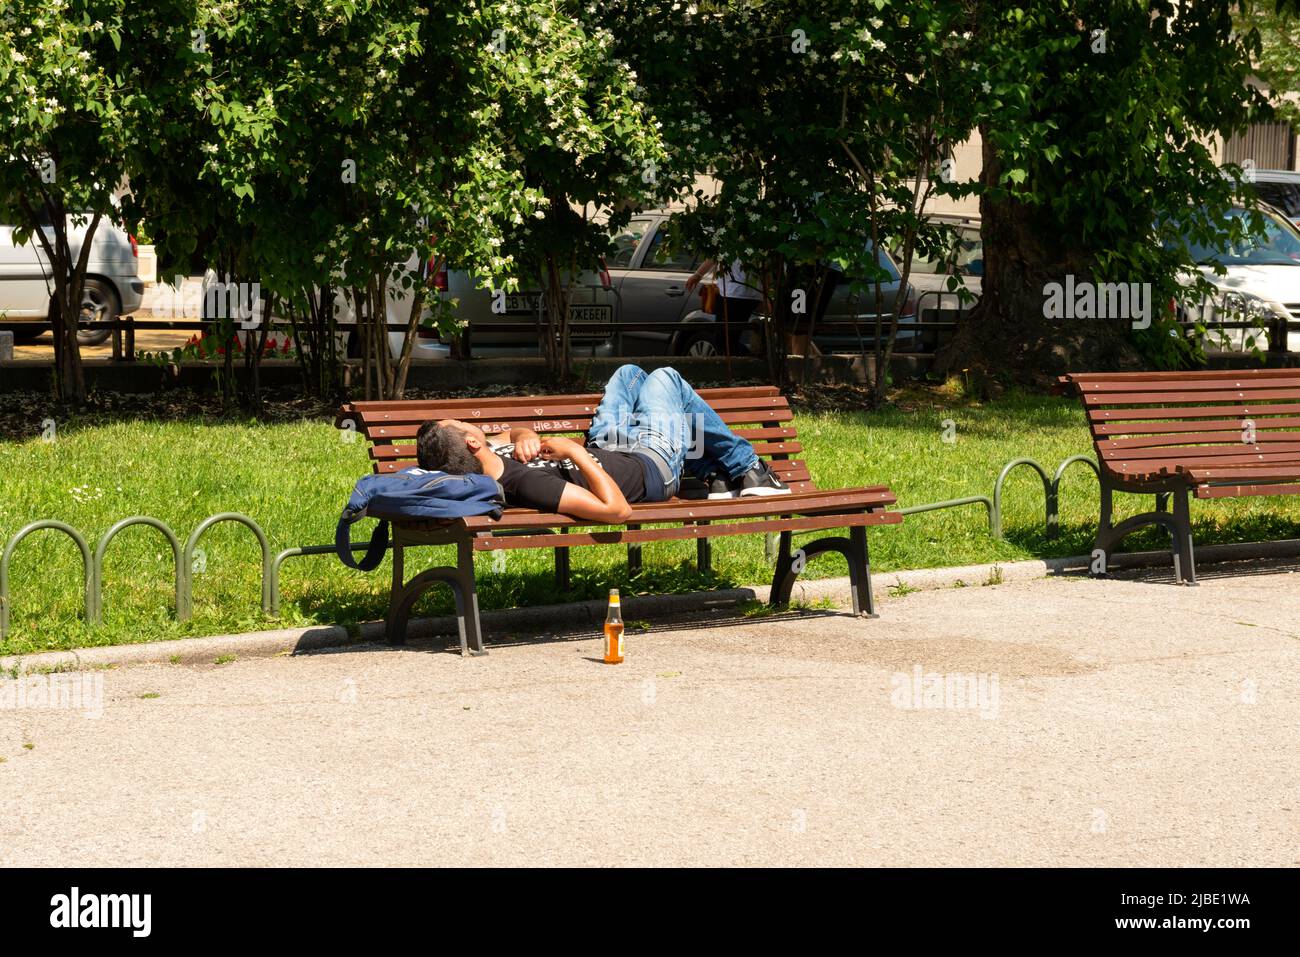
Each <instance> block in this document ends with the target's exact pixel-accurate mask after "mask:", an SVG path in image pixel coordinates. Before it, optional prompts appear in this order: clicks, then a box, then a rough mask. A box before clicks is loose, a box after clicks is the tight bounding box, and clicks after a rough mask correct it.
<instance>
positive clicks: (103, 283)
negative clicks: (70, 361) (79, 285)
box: [0, 216, 144, 346]
mask: <svg viewBox="0 0 1300 957" xmlns="http://www.w3.org/2000/svg"><path fill="white" fill-rule="evenodd" d="M77 218H80V217H73V216H69V217H68V226H67V230H68V245H69V247H70V249H71V252H72V255H73V257H74V258H75V257H77V256H80V255H81V246H82V243H83V241H84V240H85V237H86V226H87V225H88V224H80V225H79V224H78V223H77V222H76V219H77ZM14 229H15V227H13V226H0V329H8V330H11V331H12V332H13V333H14V338H15V339H20V340H21V339H34V338H36V337H37V336H39V335H40V334H41V333H43V332H46V331H48V330H49V329H50V296H52V295H53V294H54V279H53V277H52V275H51V270H50V264H49V260H48V259H47V258H46V255H45V250H44V248H42V246H41V242H40V240H39V239H38V238H37V237H36V236H32V237H30V238H29V239H28V241H27V242H26V243H25V244H23V245H21V246H20V245H17V244H16V243H15V242H14ZM44 230H45V234H46V235H47V236H49V237H50V240H51V242H53V239H54V228H53V226H49V225H47V226H45V227H44ZM139 263H140V260H139V249H138V247H137V246H136V242H135V238H134V237H133V236H131V235H129V234H128V233H126V232H125V231H124V230H122V229H121V228H119V227H117V226H114V225H113V224H111V223H106V222H104V221H103V220H101V221H100V223H99V225H98V226H97V227H96V228H95V237H94V239H93V241H92V242H91V246H90V258H89V261H88V262H87V264H86V283H85V286H84V287H83V289H82V294H81V321H82V322H105V321H109V320H112V319H116V318H117V317H118V316H124V315H128V314H130V313H132V312H135V311H136V310H137V309H139V308H140V303H141V300H142V299H143V298H144V283H143V282H142V281H141V280H140V277H139ZM110 335H112V330H110V329H83V330H81V331H80V332H78V333H77V340H78V341H79V342H80V343H81V344H82V345H83V346H93V345H98V344H99V343H101V342H103V341H104V340H105V339H107V338H108V337H109V336H110Z"/></svg>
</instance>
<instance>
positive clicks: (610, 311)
mask: <svg viewBox="0 0 1300 957" xmlns="http://www.w3.org/2000/svg"><path fill="white" fill-rule="evenodd" d="M505 305H506V315H515V316H537V315H538V308H539V300H538V297H537V296H528V295H513V296H506V300H505ZM613 318H614V307H613V306H608V305H596V306H578V305H574V306H569V321H570V322H610V321H611V320H612V319H613Z"/></svg>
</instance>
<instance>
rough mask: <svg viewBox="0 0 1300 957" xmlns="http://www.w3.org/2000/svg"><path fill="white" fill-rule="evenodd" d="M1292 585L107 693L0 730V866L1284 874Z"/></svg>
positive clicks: (1055, 600) (1174, 591)
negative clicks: (1072, 869)
mask: <svg viewBox="0 0 1300 957" xmlns="http://www.w3.org/2000/svg"><path fill="white" fill-rule="evenodd" d="M1297 584H1300V578H1297V576H1296V575H1295V574H1288V573H1285V572H1270V573H1267V574H1256V575H1248V574H1236V575H1234V576H1232V577H1212V576H1211V577H1207V578H1206V580H1205V581H1204V582H1203V584H1202V585H1201V586H1200V587H1199V588H1177V587H1174V586H1172V585H1169V584H1166V583H1163V582H1155V581H1143V580H1131V581H1104V582H1093V581H1088V580H1079V579H1058V580H1042V581H1035V582H1026V583H1018V584H1006V585H1001V586H997V587H971V588H964V589H951V590H946V591H940V592H923V593H917V594H913V595H909V596H907V597H903V598H895V599H890V600H888V601H886V602H885V603H883V608H882V611H883V612H884V615H883V617H881V618H880V619H879V620H876V621H857V620H853V619H851V618H849V617H847V616H837V615H833V614H813V615H806V616H803V617H798V618H785V619H768V620H746V621H740V622H731V623H724V624H718V623H710V624H706V625H696V626H690V627H678V628H675V629H673V628H669V627H668V626H663V627H656V628H654V629H653V630H651V631H650V632H649V633H646V634H641V635H633V636H631V637H630V639H629V643H628V644H629V651H628V659H627V662H626V663H625V664H623V665H621V666H617V667H611V666H605V665H602V664H599V663H597V662H596V661H595V660H594V659H595V657H596V655H597V642H596V641H595V640H563V639H552V640H537V639H526V640H521V641H517V642H512V643H502V639H503V638H504V637H505V636H501V635H497V636H493V637H494V638H495V639H496V640H497V644H495V645H494V646H493V647H492V652H491V654H490V656H488V657H487V658H483V659H476V660H470V661H462V660H461V659H460V658H459V657H458V656H454V655H451V654H445V653H440V652H437V651H430V650H429V649H427V648H426V649H415V650H400V651H391V650H387V649H381V648H369V647H364V648H361V649H355V648H354V649H350V650H345V651H338V652H331V653H324V652H322V653H317V654H311V655H301V656H297V657H282V658H271V659H263V660H246V661H235V662H232V663H228V664H224V665H215V664H213V665H204V666H181V665H139V666H131V667H123V668H119V669H115V670H111V671H105V672H98V673H97V674H98V675H99V676H100V677H101V678H102V682H103V685H102V687H103V702H102V714H101V715H100V716H99V717H88V716H87V715H86V714H84V713H80V712H76V711H71V710H52V709H48V708H35V707H26V708H23V709H20V710H12V711H5V710H0V755H3V756H4V758H5V761H4V762H3V763H0V807H2V808H3V809H4V813H3V814H0V864H6V865H12V864H60V865H106V864H146V863H148V864H166V865H173V864H218V865H226V864H255V865H257V864H267V865H270V864H375V865H378V864H579V865H583V864H854V865H869V864H885V865H947V864H975V865H981V864H1029V865H1035V864H1062V865H1092V864H1110V865H1157V866H1165V865H1244V866H1251V865H1266V864H1267V865H1284V866H1295V865H1297V864H1300V788H1298V787H1297V784H1300V677H1298V675H1300V588H1297ZM881 585H882V590H883V585H884V582H882V583H881ZM28 680H29V681H30V680H31V679H28ZM46 680H48V679H46ZM945 682H947V683H948V684H950V685H951V692H950V694H951V697H950V698H947V699H945V697H944V695H943V694H942V693H936V690H935V689H936V688H938V687H942V686H943V685H944V683H945ZM936 683H937V684H936ZM11 693H12V689H11ZM11 700H14V699H11ZM90 703H91V704H92V705H93V702H90ZM27 745H31V747H30V748H28V747H26V746H27Z"/></svg>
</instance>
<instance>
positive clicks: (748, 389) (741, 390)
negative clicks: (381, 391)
mask: <svg viewBox="0 0 1300 957" xmlns="http://www.w3.org/2000/svg"><path fill="white" fill-rule="evenodd" d="M696 391H697V392H698V393H699V395H700V397H701V398H702V399H704V401H706V402H708V403H709V404H710V405H712V403H713V400H714V399H735V398H747V397H752V398H760V397H770V396H778V395H780V394H781V392H780V390H779V389H777V388H776V386H771V385H754V386H725V387H722V388H717V389H697V390H696ZM603 395H604V393H602V392H575V393H570V394H567V395H500V396H480V397H478V398H467V399H373V400H363V401H359V402H348V403H345V404H344V405H343V406H342V409H343V410H345V411H349V412H364V411H378V412H385V411H387V412H393V411H397V412H400V411H401V410H402V409H418V408H423V407H426V406H428V407H451V408H460V409H467V408H468V409H485V408H491V407H492V406H493V405H499V404H507V403H508V404H511V405H516V404H520V403H528V402H530V401H532V400H534V399H545V400H546V401H547V402H561V403H566V404H569V405H574V404H591V405H595V404H596V403H598V402H600V400H601V397H602V396H603Z"/></svg>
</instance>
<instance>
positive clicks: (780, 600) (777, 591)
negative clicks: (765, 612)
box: [767, 532, 795, 608]
mask: <svg viewBox="0 0 1300 957" xmlns="http://www.w3.org/2000/svg"><path fill="white" fill-rule="evenodd" d="M792 541H793V536H791V534H790V533H789V532H782V533H781V536H780V538H779V539H778V540H777V546H776V570H775V571H774V572H773V573H772V590H771V591H770V592H769V593H768V596H767V603H768V604H769V605H771V606H772V607H773V608H784V607H785V606H786V605H788V604H790V591H791V589H793V588H794V580H795V574H794V559H793V558H792V557H791V555H790V543H791V542H792Z"/></svg>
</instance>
